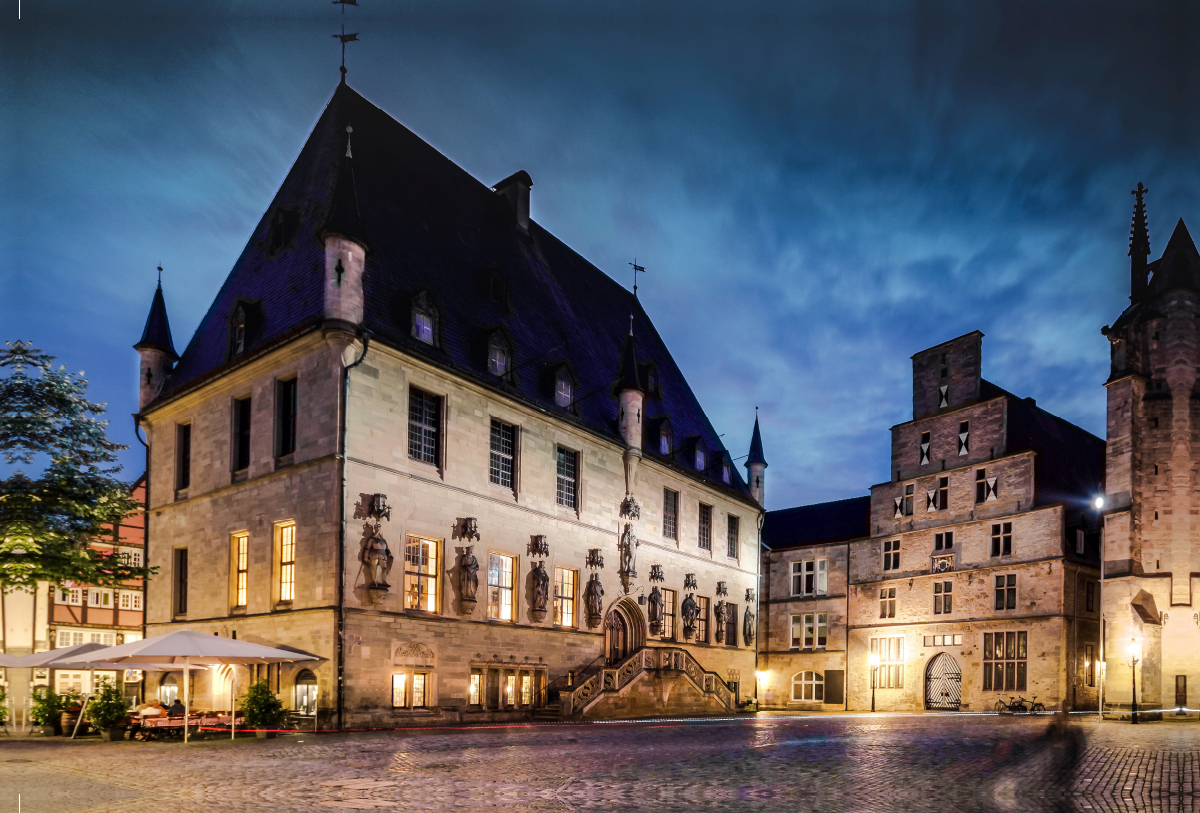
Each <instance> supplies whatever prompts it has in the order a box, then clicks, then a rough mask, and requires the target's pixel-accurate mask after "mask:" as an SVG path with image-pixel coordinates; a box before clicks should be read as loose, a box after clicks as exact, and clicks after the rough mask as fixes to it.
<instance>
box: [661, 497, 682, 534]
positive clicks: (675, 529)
mask: <svg viewBox="0 0 1200 813" xmlns="http://www.w3.org/2000/svg"><path fill="white" fill-rule="evenodd" d="M668 505H670V508H671V510H670V511H668V510H667V508H668ZM668 520H669V522H668ZM662 535H663V536H664V537H666V538H667V539H673V540H675V542H676V543H677V544H678V542H679V492H678V491H675V490H674V489H670V488H667V487H665V486H664V487H663V524H662Z"/></svg>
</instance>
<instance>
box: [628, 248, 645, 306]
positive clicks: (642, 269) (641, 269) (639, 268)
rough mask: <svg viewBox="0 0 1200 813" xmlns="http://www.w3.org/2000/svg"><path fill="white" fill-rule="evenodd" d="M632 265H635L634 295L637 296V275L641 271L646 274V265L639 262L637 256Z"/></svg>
mask: <svg viewBox="0 0 1200 813" xmlns="http://www.w3.org/2000/svg"><path fill="white" fill-rule="evenodd" d="M630 265H632V266H633V295H634V297H637V275H638V272H639V271H640V272H641V273H643V274H645V273H646V267H645V266H642V265H638V264H637V257H634V258H633V262H631V263H630Z"/></svg>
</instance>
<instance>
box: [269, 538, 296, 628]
mask: <svg viewBox="0 0 1200 813" xmlns="http://www.w3.org/2000/svg"><path fill="white" fill-rule="evenodd" d="M289 531H290V534H289V533H288V532H289ZM271 535H272V536H273V537H274V540H275V555H274V557H272V558H273V559H274V562H275V578H274V582H275V584H274V588H275V590H274V592H275V608H276V609H285V608H288V607H291V606H292V602H293V601H295V599H296V563H297V556H296V549H297V547H298V546H299V538H298V537H299V528H298V526H297V524H296V520H294V519H284V520H279V521H278V522H275V523H272V534H271ZM288 536H290V537H291V538H290V540H289V539H288V538H287V537H288Z"/></svg>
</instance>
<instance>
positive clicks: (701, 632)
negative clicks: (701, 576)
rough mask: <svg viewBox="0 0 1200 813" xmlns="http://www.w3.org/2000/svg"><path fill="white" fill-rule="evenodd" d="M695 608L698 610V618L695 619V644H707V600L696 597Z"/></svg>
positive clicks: (703, 597)
mask: <svg viewBox="0 0 1200 813" xmlns="http://www.w3.org/2000/svg"><path fill="white" fill-rule="evenodd" d="M696 606H697V607H699V608H700V617H699V618H697V619H696V643H698V644H707V643H708V599H707V598H706V597H705V596H696Z"/></svg>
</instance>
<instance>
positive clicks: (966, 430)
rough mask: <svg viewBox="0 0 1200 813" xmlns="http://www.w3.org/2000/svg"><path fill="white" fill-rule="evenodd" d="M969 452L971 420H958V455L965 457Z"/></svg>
mask: <svg viewBox="0 0 1200 813" xmlns="http://www.w3.org/2000/svg"><path fill="white" fill-rule="evenodd" d="M970 453H971V421H970V419H967V420H965V421H959V422H958V456H959V457H966V456H967V455H969V454H970Z"/></svg>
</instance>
